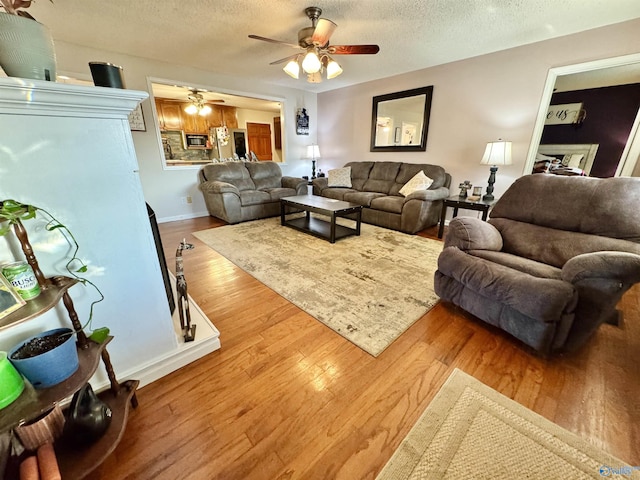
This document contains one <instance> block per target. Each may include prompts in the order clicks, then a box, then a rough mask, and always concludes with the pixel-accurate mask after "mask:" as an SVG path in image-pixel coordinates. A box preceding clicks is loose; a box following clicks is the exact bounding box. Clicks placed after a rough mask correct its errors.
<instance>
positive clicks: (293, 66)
mask: <svg viewBox="0 0 640 480" xmlns="http://www.w3.org/2000/svg"><path fill="white" fill-rule="evenodd" d="M283 70H284V72H285V73H286V74H287V75H289V76H290V77H293V78H295V79H296V80H297V79H298V76H299V75H300V65H299V64H298V59H297V58H295V59H293V60H289V62H288V63H287V64H286V65H285V66H284V68H283Z"/></svg>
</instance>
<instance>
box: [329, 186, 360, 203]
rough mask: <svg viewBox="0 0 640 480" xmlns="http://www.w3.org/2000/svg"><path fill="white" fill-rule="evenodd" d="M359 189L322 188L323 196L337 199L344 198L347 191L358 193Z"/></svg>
mask: <svg viewBox="0 0 640 480" xmlns="http://www.w3.org/2000/svg"><path fill="white" fill-rule="evenodd" d="M357 192H358V191H357V190H353V189H352V188H343V187H336V188H325V189H324V190H322V196H323V197H327V198H334V199H336V200H344V196H345V195H346V194H347V193H357Z"/></svg>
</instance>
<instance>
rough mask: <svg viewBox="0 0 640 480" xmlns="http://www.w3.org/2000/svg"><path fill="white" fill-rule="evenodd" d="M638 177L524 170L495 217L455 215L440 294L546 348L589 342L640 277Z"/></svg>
mask: <svg viewBox="0 0 640 480" xmlns="http://www.w3.org/2000/svg"><path fill="white" fill-rule="evenodd" d="M638 205H640V178H607V179H600V178H590V177H563V176H557V175H549V174H536V175H527V176H524V177H521V178H519V179H518V180H516V181H515V182H514V183H513V185H511V187H509V189H508V190H507V192H506V193H505V194H504V195H503V196H502V198H500V200H499V201H498V202H497V203H496V205H495V206H494V208H493V210H492V212H491V218H490V220H489V221H488V222H483V221H481V220H479V219H477V218H471V217H457V218H455V219H453V220H452V221H451V222H450V223H449V228H448V232H447V235H446V237H445V248H444V249H443V251H442V253H441V254H440V256H439V258H438V270H437V271H436V273H435V282H434V287H435V291H436V293H437V294H438V295H439V296H440V297H441V298H442V299H443V300H447V301H450V302H452V303H454V304H456V305H458V306H460V307H462V308H463V309H465V310H467V311H468V312H470V313H472V314H473V315H475V316H476V317H478V318H480V319H482V320H484V321H485V322H487V323H490V324H492V325H495V326H497V327H499V328H501V329H503V330H504V331H506V332H508V333H509V334H511V335H513V336H514V337H516V338H518V339H520V340H521V341H522V342H524V343H525V344H527V345H529V346H531V347H533V348H534V349H536V350H538V351H540V352H542V353H543V354H547V353H550V352H554V351H571V350H574V349H576V348H578V347H580V346H581V345H583V344H584V343H585V342H586V341H587V340H588V339H589V337H590V336H591V335H592V334H593V333H594V332H595V331H596V330H597V329H598V327H599V326H600V325H601V324H602V323H603V322H606V321H608V322H610V323H615V321H616V320H617V316H618V312H617V311H616V304H617V303H618V301H619V300H620V298H621V297H622V295H623V294H624V293H625V292H626V291H627V290H628V289H629V288H630V287H631V286H632V285H634V284H635V283H637V282H638V281H640V209H639V208H638Z"/></svg>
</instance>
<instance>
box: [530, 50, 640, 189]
mask: <svg viewBox="0 0 640 480" xmlns="http://www.w3.org/2000/svg"><path fill="white" fill-rule="evenodd" d="M632 64H638V67H639V68H640V54H638V53H634V54H631V55H624V56H620V57H612V58H605V59H602V60H594V61H592V62H585V63H577V64H575V65H567V66H564V67H554V68H550V69H549V72H548V74H547V81H546V83H545V85H544V90H543V92H542V98H541V100H540V107H539V109H538V116H537V118H536V123H535V125H534V128H533V134H532V136H531V143H530V144H529V151H528V153H527V160H526V161H525V163H524V169H523V170H522V175H529V174H530V173H531V172H532V170H533V165H534V163H535V160H536V153H537V152H538V147H539V145H540V140H541V139H542V131H543V130H544V122H545V118H546V116H547V111H548V110H549V105H550V103H551V97H552V95H553V89H554V87H555V84H556V79H557V78H558V77H560V76H562V75H570V74H573V73H583V72H590V71H592V70H601V69H604V68H610V67H620V66H624V65H632ZM639 123H640V113H639V115H638V116H637V117H636V120H635V123H634V126H633V128H632V130H631V131H632V134H633V132H635V131H636V129H637V128H638V126H639ZM636 137H640V136H639V135H636ZM639 154H640V141H638V138H636V139H633V138H631V137H630V138H629V140H628V142H627V146H626V147H625V149H624V151H623V152H622V156H621V158H620V162H619V163H618V168H617V170H616V173H615V176H616V177H618V176H622V175H624V176H629V175H631V172H632V171H633V169H634V167H635V163H636V159H637V158H638V155H639ZM629 159H632V161H631V162H630V161H629Z"/></svg>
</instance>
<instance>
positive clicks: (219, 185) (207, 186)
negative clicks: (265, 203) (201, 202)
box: [200, 180, 240, 196]
mask: <svg viewBox="0 0 640 480" xmlns="http://www.w3.org/2000/svg"><path fill="white" fill-rule="evenodd" d="M200 190H202V193H235V194H236V195H238V196H239V195H240V190H238V187H236V186H235V185H233V184H231V183H227V182H220V181H218V180H212V181H209V182H202V183H201V184H200Z"/></svg>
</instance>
